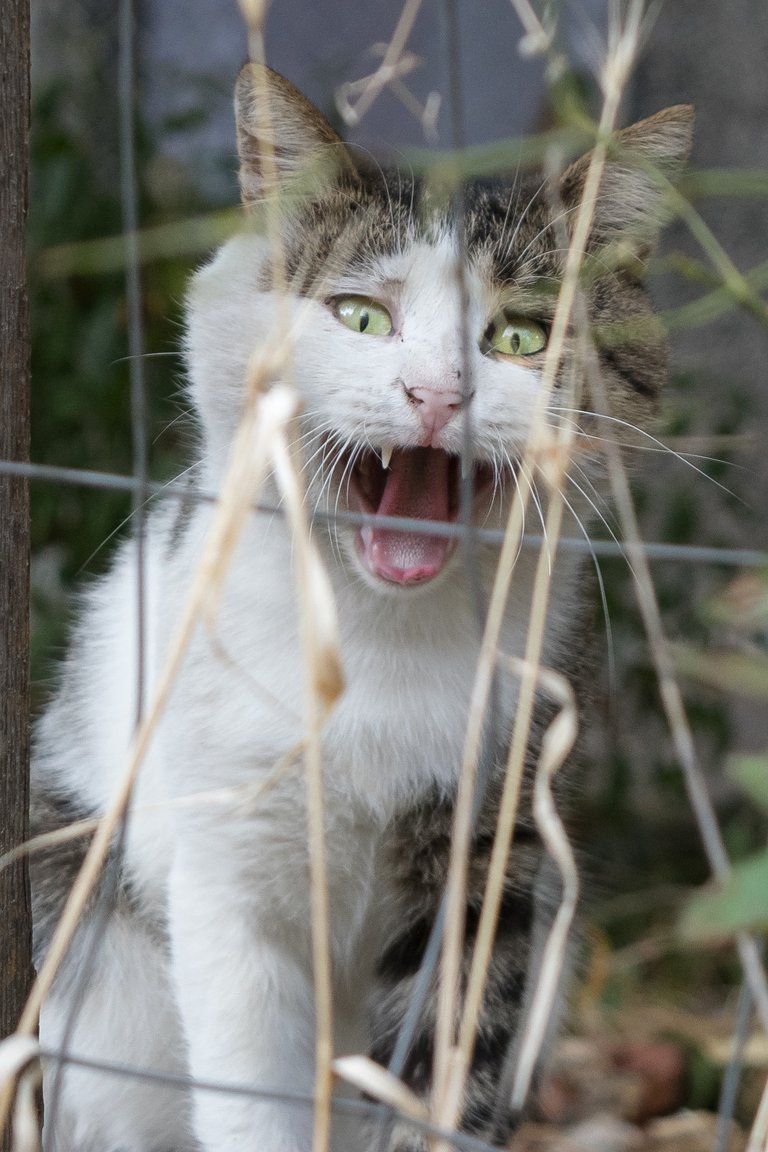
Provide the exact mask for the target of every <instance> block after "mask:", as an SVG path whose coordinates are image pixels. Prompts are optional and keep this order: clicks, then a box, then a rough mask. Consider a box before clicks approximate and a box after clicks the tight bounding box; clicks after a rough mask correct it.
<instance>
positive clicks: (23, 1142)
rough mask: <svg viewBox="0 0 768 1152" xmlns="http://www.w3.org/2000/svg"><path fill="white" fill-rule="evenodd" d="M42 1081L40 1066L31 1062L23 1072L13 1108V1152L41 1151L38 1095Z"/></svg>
mask: <svg viewBox="0 0 768 1152" xmlns="http://www.w3.org/2000/svg"><path fill="white" fill-rule="evenodd" d="M41 1083H42V1073H41V1071H40V1066H39V1065H38V1064H37V1063H35V1064H31V1065H30V1066H29V1067H28V1068H26V1069H25V1071H24V1072H22V1074H21V1077H20V1079H19V1085H18V1088H17V1089H16V1104H15V1107H14V1109H13V1145H12V1152H40V1147H41V1141H40V1124H39V1121H38V1116H37V1095H38V1092H39V1089H40V1085H41Z"/></svg>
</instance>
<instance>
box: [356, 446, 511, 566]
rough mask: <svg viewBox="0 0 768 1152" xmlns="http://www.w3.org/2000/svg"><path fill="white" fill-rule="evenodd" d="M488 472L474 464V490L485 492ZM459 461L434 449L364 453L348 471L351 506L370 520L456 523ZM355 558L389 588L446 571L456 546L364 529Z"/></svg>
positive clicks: (412, 533) (445, 540) (409, 533)
mask: <svg viewBox="0 0 768 1152" xmlns="http://www.w3.org/2000/svg"><path fill="white" fill-rule="evenodd" d="M492 481H493V469H492V468H491V467H490V466H487V465H477V464H476V465H475V466H474V471H473V478H472V483H473V491H474V495H475V496H478V495H479V494H481V493H485V492H487V491H488V490H489V489H490V487H491V485H492ZM460 487H461V461H460V459H459V457H458V456H453V455H449V454H448V453H447V452H443V451H442V450H441V449H439V448H394V449H392V450H391V452H389V451H385V452H383V453H382V456H381V457H380V456H379V455H378V453H376V452H373V451H365V452H362V453H360V454H359V455H358V456H357V458H356V459H355V463H354V465H353V467H352V468H351V469H350V472H349V498H350V504H351V505H352V506H353V507H355V510H356V511H360V512H366V513H368V514H369V515H372V516H377V517H378V516H381V517H385V516H400V517H407V518H409V519H415V520H426V521H431V522H432V523H443V524H455V523H456V521H457V520H458V518H459V506H460ZM355 543H356V547H357V551H358V555H359V557H360V559H361V561H362V563H363V565H364V566H365V568H366V569H367V570H368V571H369V572H370V573H371V575H373V576H375V577H377V578H378V579H380V580H385V581H388V582H389V583H392V584H401V585H413V584H424V583H426V582H427V581H428V580H433V579H434V578H435V576H437V575H438V574H439V573H440V572H441V571H442V570H443V568H444V567H445V565H446V563H447V561H448V559H449V558H450V556H451V555H452V553H453V551H454V549H455V546H456V541H455V539H454V538H452V537H450V536H437V535H431V534H428V533H424V532H419V531H418V529H414V530H404V529H398V528H388V527H384V526H382V527H379V526H378V525H377V524H376V523H373V524H363V525H361V527H360V528H358V529H357V532H356V539H355Z"/></svg>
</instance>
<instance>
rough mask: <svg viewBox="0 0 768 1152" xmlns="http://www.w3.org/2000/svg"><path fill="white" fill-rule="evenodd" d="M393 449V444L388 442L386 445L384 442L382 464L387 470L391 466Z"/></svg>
mask: <svg viewBox="0 0 768 1152" xmlns="http://www.w3.org/2000/svg"><path fill="white" fill-rule="evenodd" d="M392 451H393V449H392V445H391V444H387V445H386V446H385V445H384V444H382V445H381V466H382V468H384V469H385V470H386V469H387V468H389V462H390V460H391V459H392Z"/></svg>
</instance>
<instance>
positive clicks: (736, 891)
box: [678, 852, 768, 942]
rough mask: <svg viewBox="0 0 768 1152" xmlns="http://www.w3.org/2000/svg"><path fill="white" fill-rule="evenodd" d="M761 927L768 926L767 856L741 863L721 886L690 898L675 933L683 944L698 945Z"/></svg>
mask: <svg viewBox="0 0 768 1152" xmlns="http://www.w3.org/2000/svg"><path fill="white" fill-rule="evenodd" d="M764 926H768V852H761V853H760V854H759V855H757V856H750V857H749V858H748V859H746V860H743V861H741V863H739V864H736V865H735V866H734V868H733V871H732V873H731V875H730V876H729V878H728V879H727V880H726V881H724V883H722V884H718V885H717V886H711V887H708V888H705V889H703V890H702V891H700V892H697V893H696V895H694V896H692V897H691V899H690V900H689V901H688V904H687V906H686V908H685V910H684V911H683V915H682V917H681V918H680V922H679V924H678V931H679V933H680V935H681V936H682V937H683V938H684V939H685V940H688V941H691V942H694V941H695V942H701V941H714V940H719V939H722V937H724V936H731V935H733V934H734V933H735V932H740V931H742V930H744V929H752V928H760V927H764Z"/></svg>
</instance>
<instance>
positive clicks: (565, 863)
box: [512, 668, 579, 1109]
mask: <svg viewBox="0 0 768 1152" xmlns="http://www.w3.org/2000/svg"><path fill="white" fill-rule="evenodd" d="M538 679H539V683H540V685H541V687H542V688H543V690H544V691H545V692H547V693H548V694H549V695H550V696H551V697H552V698H553V699H554V700H556V701H557V703H558V704H559V705H560V712H559V713H558V715H557V716H556V717H555V719H554V720H553V721H552V723H551V724H550V725H549V727H548V729H547V731H546V732H545V733H544V736H543V739H542V748H541V756H540V758H539V763H538V766H537V770H536V783H535V785H534V797H533V812H534V816H535V818H536V824H537V826H538V828H539V831H540V832H541V837H542V840H543V841H544V844H545V845H546V847H547V850H548V851H549V854H550V856H551V857H552V859H553V860H554V861H555V863H556V865H557V867H558V870H559V872H560V876H561V879H562V881H563V895H562V899H561V901H560V906H559V908H558V910H557V913H556V915H555V919H554V922H553V924H552V927H551V929H550V932H549V936H548V938H547V942H546V944H545V946H544V952H543V954H542V958H541V966H540V972H539V979H538V983H537V986H536V990H535V992H534V996H533V1001H532V1003H531V1006H530V1010H529V1013H528V1020H527V1026H526V1031H525V1034H524V1036H523V1043H522V1045H521V1047H520V1052H519V1054H518V1059H517V1068H516V1071H515V1080H514V1083H513V1086H512V1107H513V1109H520V1108H522V1107H523V1104H524V1103H525V1100H526V1098H527V1095H528V1089H529V1087H530V1083H531V1079H532V1076H533V1072H534V1068H535V1066H536V1061H537V1060H538V1058H539V1053H540V1051H541V1046H542V1044H543V1042H544V1037H545V1035H546V1031H547V1027H548V1025H549V1021H550V1018H551V1015H552V1008H553V1006H554V1002H555V999H556V997H557V992H558V987H559V985H560V981H561V979H562V972H563V967H564V963H565V955H566V949H567V946H568V934H569V932H570V929H571V924H572V923H573V917H574V913H575V911H576V902H577V900H578V896H579V874H578V870H577V868H576V860H575V858H574V855H573V850H572V848H571V845H570V841H569V840H568V837H567V835H566V832H565V828H564V827H563V823H562V821H561V820H560V817H559V816H558V814H557V809H556V808H555V803H554V799H553V796H552V780H553V778H554V775H555V773H556V772H557V771H558V769H559V768H560V767H561V766H562V765H563V764H564V763H565V760H566V757H567V756H568V754H569V752H570V751H571V749H572V748H573V745H574V742H575V740H576V733H577V729H578V714H577V710H576V698H575V696H574V694H573V689H572V688H571V685H570V684H569V683H568V681H567V680H566V678H565V677H564V676H561V675H560V674H559V673H557V672H554V671H552V670H551V669H547V668H539V669H538Z"/></svg>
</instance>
